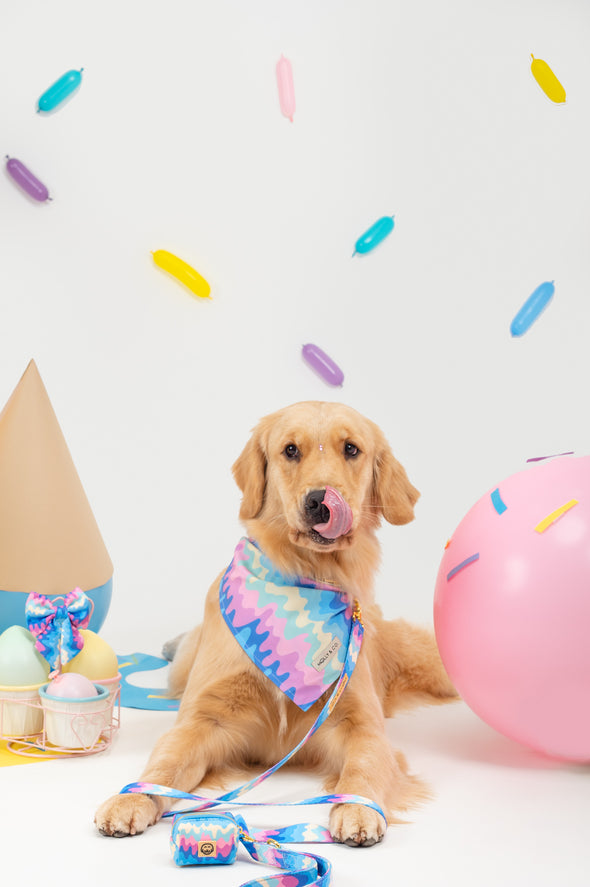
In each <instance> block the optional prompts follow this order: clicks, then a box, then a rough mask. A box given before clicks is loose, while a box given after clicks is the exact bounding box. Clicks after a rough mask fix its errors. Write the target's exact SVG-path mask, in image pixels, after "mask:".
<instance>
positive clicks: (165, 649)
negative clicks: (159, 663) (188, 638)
mask: <svg viewBox="0 0 590 887" xmlns="http://www.w3.org/2000/svg"><path fill="white" fill-rule="evenodd" d="M184 635H185V633H184V632H183V633H182V634H177V635H176V637H175V638H172V639H171V640H170V641H166V643H165V644H164V645H163V646H162V656H163V657H164V659H167V660H168V662H172V660H173V659H174V657H175V656H176V651H177V650H178V645H179V644H180V642H181V640H182V639H183V637H184Z"/></svg>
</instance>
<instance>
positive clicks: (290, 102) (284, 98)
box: [277, 55, 295, 123]
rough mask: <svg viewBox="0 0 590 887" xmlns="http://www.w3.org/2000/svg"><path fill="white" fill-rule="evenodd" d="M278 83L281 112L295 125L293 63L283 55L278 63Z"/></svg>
mask: <svg viewBox="0 0 590 887" xmlns="http://www.w3.org/2000/svg"><path fill="white" fill-rule="evenodd" d="M277 83H278V86H279V102H280V104H281V111H282V112H283V114H284V115H285V117H288V118H289V120H290V121H291V123H293V114H294V113H295V88H294V86H293V68H292V67H291V62H290V61H289V59H286V58H285V56H284V55H281V57H280V59H279V61H278V62H277Z"/></svg>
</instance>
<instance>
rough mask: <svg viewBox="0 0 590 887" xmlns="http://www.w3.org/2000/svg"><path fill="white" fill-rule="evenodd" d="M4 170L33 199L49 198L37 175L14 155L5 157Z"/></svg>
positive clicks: (41, 201) (40, 201)
mask: <svg viewBox="0 0 590 887" xmlns="http://www.w3.org/2000/svg"><path fill="white" fill-rule="evenodd" d="M6 171H7V172H8V174H9V175H10V176H11V178H12V179H14V181H15V182H16V184H17V185H19V187H21V188H22V189H23V191H25V193H27V194H28V195H29V197H32V198H33V200H38V201H39V203H44V202H45V201H46V200H49V191H48V190H47V188H46V187H45V185H44V184H43V182H40V181H39V179H38V178H37V176H35V175H33V173H32V172H31V170H30V169H29V168H28V167H26V166H25V165H24V163H22V162H21V161H20V160H17V159H16V157H7V158H6Z"/></svg>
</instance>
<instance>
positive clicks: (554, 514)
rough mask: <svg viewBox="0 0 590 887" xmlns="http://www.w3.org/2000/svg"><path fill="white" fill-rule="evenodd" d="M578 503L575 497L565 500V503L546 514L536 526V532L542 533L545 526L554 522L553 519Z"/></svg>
mask: <svg viewBox="0 0 590 887" xmlns="http://www.w3.org/2000/svg"><path fill="white" fill-rule="evenodd" d="M577 504H578V500H577V499H570V501H569V502H566V503H565V505H562V506H561V507H560V508H556V509H555V511H552V512H551V514H548V515H547V517H546V518H544V519H543V520H542V521H541V522H540V523H539V524H537V526H536V527H535V530H536V531H537V533H544V532H545V530H546V529H547V527H550V526H551V524H554V523H555V521H556V520H557V519H558V518H560V517H561V516H562V514H565V513H566V512H567V511H569V510H570V508H573V507H574V505H577Z"/></svg>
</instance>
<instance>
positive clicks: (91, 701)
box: [0, 674, 121, 758]
mask: <svg viewBox="0 0 590 887" xmlns="http://www.w3.org/2000/svg"><path fill="white" fill-rule="evenodd" d="M95 687H96V689H97V692H98V695H97V696H89V697H87V698H84V699H64V698H61V697H57V696H51V695H49V694H48V693H47V690H46V688H47V684H40V685H35V684H34V685H32V686H30V687H0V739H5V740H6V743H7V747H8V749H9V750H10V751H12V752H14V753H15V754H18V755H25V756H28V757H43V758H46V757H49V758H51V757H61V756H62V755H64V754H65V755H91V754H96V753H97V752H101V751H104V750H105V749H106V748H108V747H109V746H110V744H111V742H112V741H113V737H114V735H115V733H116V732H117V730H118V729H119V726H120V719H121V706H120V695H121V675H120V674H118V675H117V676H116V677H114V678H110V679H109V680H103V681H101V682H100V684H98V683H97V684H95Z"/></svg>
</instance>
